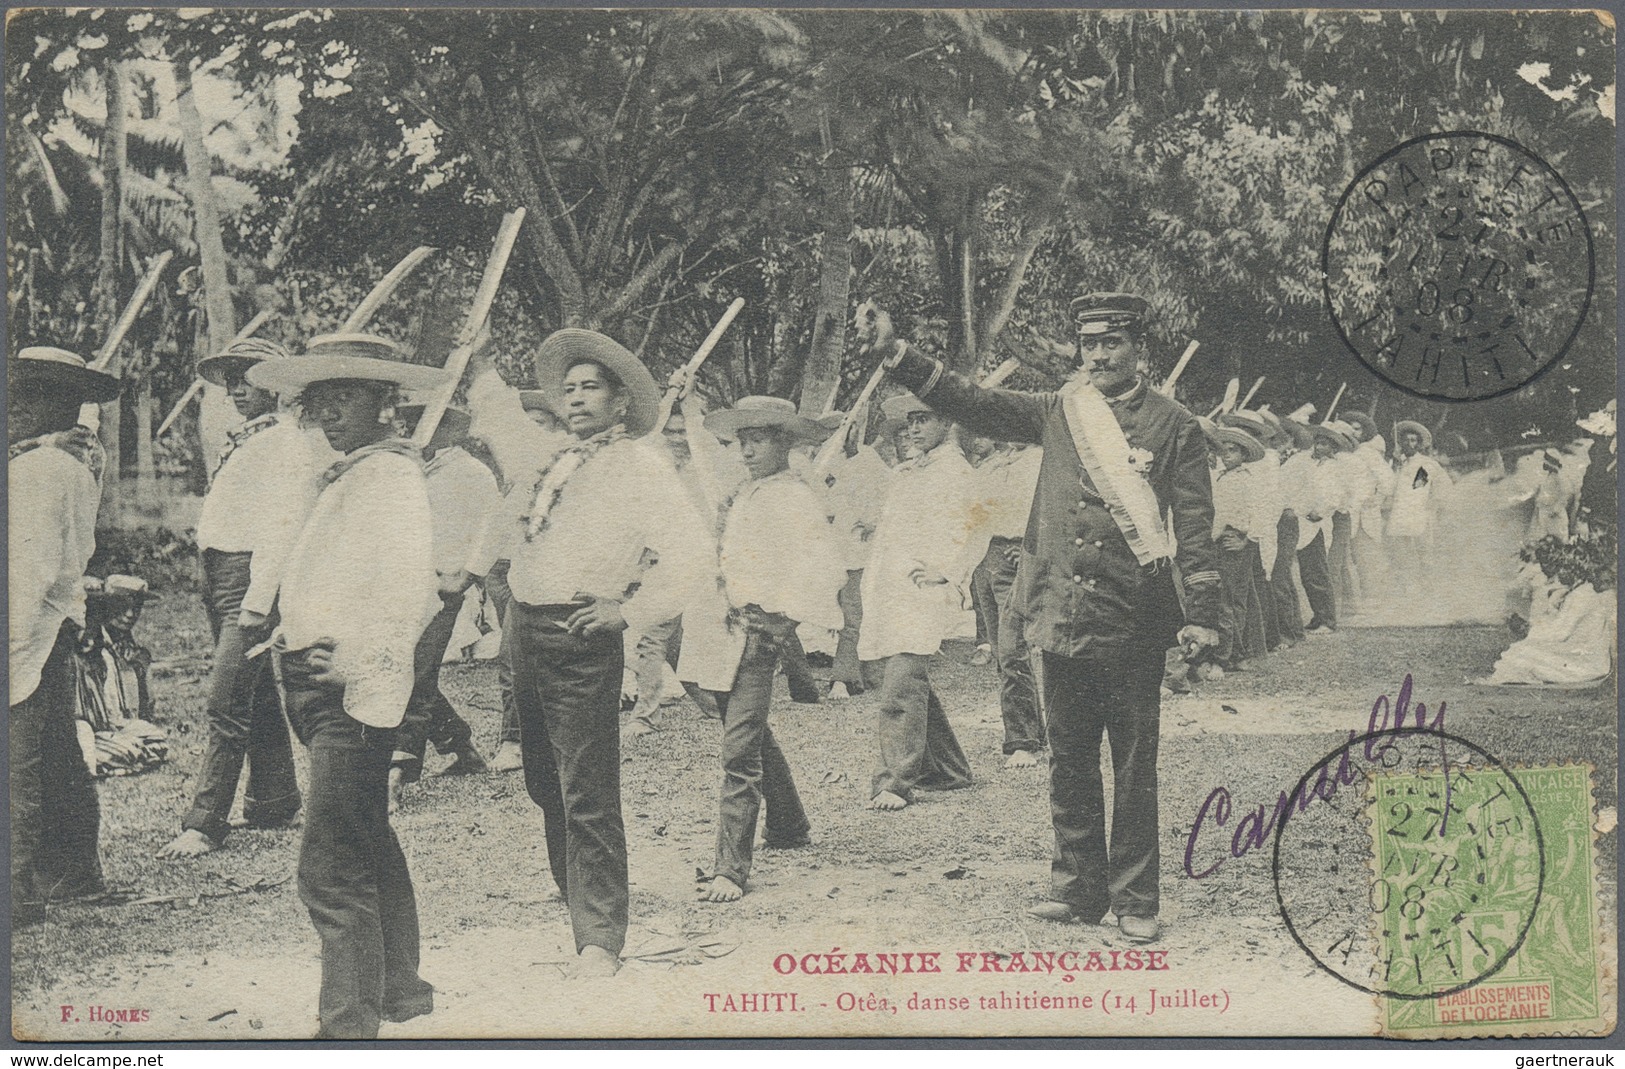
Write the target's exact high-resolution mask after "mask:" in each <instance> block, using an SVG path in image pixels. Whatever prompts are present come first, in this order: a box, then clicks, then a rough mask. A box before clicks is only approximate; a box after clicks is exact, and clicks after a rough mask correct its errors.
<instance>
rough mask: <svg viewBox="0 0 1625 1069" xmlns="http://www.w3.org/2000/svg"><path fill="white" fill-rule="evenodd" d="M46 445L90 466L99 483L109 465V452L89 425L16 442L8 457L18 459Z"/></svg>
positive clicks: (93, 476) (11, 447)
mask: <svg viewBox="0 0 1625 1069" xmlns="http://www.w3.org/2000/svg"><path fill="white" fill-rule="evenodd" d="M46 445H48V446H52V447H54V448H56V449H60V450H62V451H63V452H64V453H66V454H68V455H69V456H71V457H73V459H75V460H77V461H78V462H79V463H81V464H83V465H84V466H85V467H87V468H89V469H90V476H91V478H93V479H95V480H96V482H97V483H98V484H99V483H100V482H101V481H102V471H103V469H104V468H106V466H107V452H106V450H105V449H103V448H102V443H101V440H100V439H98V438H97V437H96V432H95V431H93V430H91V429H90V428H89V427H83V426H76V427H71V428H69V429H68V430H65V431H51V432H50V433H49V434H42V435H39V436H38V437H36V438H25V439H23V440H22V441H20V442H14V443H12V445H11V446H10V447H9V449H8V450H7V456H6V459H7V460H16V459H17V458H18V457H20V456H22V455H23V454H24V453H27V452H30V451H32V450H35V449H38V448H39V447H40V446H46Z"/></svg>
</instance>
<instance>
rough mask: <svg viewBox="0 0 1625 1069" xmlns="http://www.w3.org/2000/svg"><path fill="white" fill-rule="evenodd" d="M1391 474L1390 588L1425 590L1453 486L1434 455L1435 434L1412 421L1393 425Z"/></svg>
mask: <svg viewBox="0 0 1625 1069" xmlns="http://www.w3.org/2000/svg"><path fill="white" fill-rule="evenodd" d="M1394 443H1395V455H1394V474H1393V483H1392V488H1391V491H1390V495H1391V496H1390V497H1389V500H1388V525H1387V527H1386V528H1385V530H1384V539H1385V543H1384V546H1383V549H1384V552H1385V556H1386V557H1387V559H1388V562H1389V564H1390V565H1391V566H1392V568H1393V588H1394V589H1395V590H1402V591H1406V592H1407V593H1409V592H1411V591H1414V590H1418V589H1423V587H1424V584H1425V583H1426V582H1427V581H1428V577H1429V576H1430V574H1431V572H1432V569H1433V555H1434V552H1435V540H1436V537H1437V534H1438V528H1439V522H1440V519H1441V516H1442V513H1443V510H1444V503H1445V500H1446V498H1447V496H1448V495H1449V493H1450V487H1451V485H1452V483H1453V481H1454V480H1452V479H1451V478H1450V473H1449V472H1447V471H1446V470H1445V467H1444V465H1443V464H1441V463H1439V461H1438V459H1437V458H1436V457H1434V456H1433V455H1432V451H1433V434H1432V432H1431V431H1429V430H1428V429H1427V428H1426V427H1424V426H1423V425H1422V424H1420V423H1418V422H1416V421H1415V420H1408V419H1407V420H1401V421H1399V422H1398V423H1396V424H1394Z"/></svg>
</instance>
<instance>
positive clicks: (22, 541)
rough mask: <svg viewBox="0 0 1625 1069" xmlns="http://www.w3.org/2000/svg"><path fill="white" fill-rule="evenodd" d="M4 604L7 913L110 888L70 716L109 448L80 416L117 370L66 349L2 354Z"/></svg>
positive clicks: (112, 393)
mask: <svg viewBox="0 0 1625 1069" xmlns="http://www.w3.org/2000/svg"><path fill="white" fill-rule="evenodd" d="M6 386H7V390H6V416H7V421H6V435H7V442H8V445H9V447H10V453H9V462H8V464H7V467H6V471H7V478H8V483H9V489H8V494H9V495H10V496H9V498H8V501H7V511H8V513H9V515H10V517H11V535H10V541H9V543H8V545H9V554H10V556H9V566H8V575H9V578H10V587H9V595H8V596H9V601H10V606H11V646H10V659H9V661H8V662H7V663H8V665H9V675H10V679H11V720H10V725H11V726H10V731H11V916H12V920H13V923H15V924H26V923H31V922H35V921H39V920H41V919H43V917H44V915H45V904H46V903H47V902H48V901H51V900H53V899H61V898H71V897H75V896H78V895H85V894H94V893H98V892H100V891H103V890H105V886H104V883H103V879H102V867H101V858H100V855H99V853H98V851H97V846H98V839H99V836H100V831H101V810H100V808H99V805H98V803H97V799H96V783H95V781H94V780H93V779H92V778H91V775H90V770H89V769H88V768H87V767H86V766H85V762H84V758H83V757H82V755H81V751H80V749H79V742H78V737H77V733H76V729H75V726H74V714H75V698H76V689H75V688H76V686H77V680H76V676H75V671H74V654H75V651H76V649H77V648H78V647H79V645H80V643H81V641H82V640H83V639H84V633H85V632H84V628H85V597H84V587H83V586H82V585H81V579H82V577H83V576H84V574H85V565H86V564H88V563H89V562H90V557H91V554H92V553H94V552H95V550H96V513H97V510H98V508H99V507H100V504H101V485H100V480H101V473H102V466H103V463H104V458H103V454H102V449H101V445H100V443H98V442H97V441H96V436H95V435H94V434H93V433H91V432H90V431H89V430H88V429H87V428H84V427H80V426H77V425H76V421H77V420H78V418H79V409H80V406H81V405H84V404H87V403H93V402H106V401H111V400H113V399H114V398H115V397H117V396H118V392H119V384H118V380H117V379H115V378H113V377H112V376H110V375H104V374H101V373H100V372H97V371H92V370H90V369H89V368H88V367H86V365H85V361H84V360H83V359H82V358H81V357H79V356H78V355H76V354H74V353H70V352H68V351H67V350H66V349H57V348H52V347H47V346H34V347H30V348H26V349H23V350H22V351H21V352H19V353H18V354H17V355H16V356H15V357H13V358H12V359H11V360H9V361H7V363H6Z"/></svg>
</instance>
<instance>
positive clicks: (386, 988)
mask: <svg viewBox="0 0 1625 1069" xmlns="http://www.w3.org/2000/svg"><path fill="white" fill-rule="evenodd" d="M446 378H447V375H446V372H445V371H443V370H442V369H440V368H433V367H426V366H422V365H417V364H411V363H408V362H407V361H406V354H405V353H404V352H403V351H402V350H401V349H400V348H399V347H398V346H396V345H395V344H394V343H392V342H389V341H387V340H386V339H383V338H378V337H373V336H369V335H359V334H344V335H326V336H323V337H318V338H312V339H311V340H310V342H309V343H308V344H307V345H306V347H305V352H304V353H303V354H302V355H300V356H295V357H290V358H288V359H286V360H266V361H262V362H260V363H258V364H255V365H254V366H253V367H251V368H249V370H248V379H249V381H250V382H251V383H252V384H254V385H256V386H260V387H262V388H264V389H269V390H275V391H277V392H278V393H281V394H283V395H285V396H293V395H297V397H298V401H299V406H300V409H301V412H302V415H303V419H304V421H305V423H307V424H308V425H310V426H313V427H316V428H318V429H319V430H320V431H321V432H322V434H323V435H324V436H325V437H326V438H327V441H328V444H329V445H330V446H331V447H332V448H333V449H334V450H336V451H337V452H339V453H340V454H342V456H341V457H340V458H339V460H338V461H337V462H336V463H334V464H333V465H331V466H330V467H329V468H327V469H326V470H325V471H324V472H323V473H322V476H321V479H322V484H323V489H322V491H321V496H320V497H318V498H317V501H316V504H315V506H314V507H313V508H312V509H311V513H310V516H309V518H308V519H307V520H306V522H305V526H304V530H303V531H302V532H301V533H300V535H299V539H298V541H297V542H296V543H295V544H294V547H293V549H292V551H291V552H290V553H289V555H288V560H287V563H286V565H285V567H284V569H283V573H282V581H281V590H280V593H279V596H278V602H277V608H278V611H279V613H280V615H281V623H280V624H279V626H278V628H277V630H276V632H275V636H274V654H273V655H274V656H275V657H276V668H277V678H278V679H279V681H280V682H281V685H282V689H283V697H284V701H285V702H286V706H287V710H288V718H289V720H290V721H291V722H292V724H293V728H294V732H295V733H296V734H297V735H298V736H299V739H300V741H301V742H302V743H304V745H305V747H306V748H307V749H308V750H309V752H310V782H309V784H308V790H307V796H306V812H305V825H304V828H305V831H304V839H303V842H302V843H301V845H300V850H299V894H300V898H301V899H302V900H303V901H304V903H305V905H306V907H307V908H308V909H309V910H310V916H311V921H312V922H313V923H314V925H315V927H316V931H317V934H318V935H320V937H321V942H322V987H321V997H320V1005H319V1011H320V1016H321V1030H320V1032H319V1033H318V1035H319V1037H321V1038H333V1039H371V1038H373V1037H375V1036H376V1035H377V1034H378V1024H379V1021H380V1020H391V1021H403V1020H407V1019H409V1018H412V1017H416V1016H420V1015H422V1014H425V1013H429V1012H431V1011H432V1010H433V1008H434V989H433V988H432V987H431V986H430V985H429V984H428V983H426V982H425V981H424V980H423V979H422V978H421V977H419V976H418V951H419V948H418V919H417V904H416V898H415V894H414V892H413V889H412V877H411V874H410V872H409V871H408V870H407V865H406V857H405V855H404V854H402V853H401V848H400V844H399V842H398V841H397V840H396V838H395V833H394V831H393V829H391V828H390V826H389V767H390V761H391V758H392V756H393V754H394V752H395V749H396V745H395V744H396V738H397V736H398V734H399V728H400V724H401V721H402V719H403V718H404V716H405V714H406V704H407V700H408V698H409V696H410V695H411V693H412V685H413V670H412V669H413V652H414V650H415V648H416V646H417V643H418V639H419V637H420V636H421V635H422V634H423V629H424V625H425V624H427V623H428V621H429V620H430V618H432V617H433V615H434V613H435V610H436V609H437V608H438V606H439V598H438V596H437V591H438V582H437V579H436V575H435V568H434V529H433V519H432V516H431V514H430V509H429V495H428V489H427V486H426V484H425V481H424V477H423V458H422V456H421V455H420V454H419V452H418V449H417V447H415V446H414V445H412V443H411V442H409V441H407V440H406V439H404V438H401V437H399V436H398V435H397V431H396V423H395V420H396V412H395V406H396V404H397V403H398V401H399V399H400V393H401V391H402V390H405V389H411V390H428V389H433V388H435V387H437V386H438V387H443V386H444V385H445V382H446Z"/></svg>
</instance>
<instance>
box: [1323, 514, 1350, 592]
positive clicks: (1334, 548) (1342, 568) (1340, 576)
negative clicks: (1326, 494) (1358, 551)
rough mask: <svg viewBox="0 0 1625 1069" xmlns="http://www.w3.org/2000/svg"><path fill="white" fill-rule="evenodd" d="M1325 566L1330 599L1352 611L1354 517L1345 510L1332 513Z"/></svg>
mask: <svg viewBox="0 0 1625 1069" xmlns="http://www.w3.org/2000/svg"><path fill="white" fill-rule="evenodd" d="M1326 566H1327V570H1328V571H1329V572H1330V573H1331V578H1332V601H1333V603H1334V604H1336V605H1339V606H1341V607H1342V609H1343V611H1344V612H1353V611H1354V608H1353V606H1354V517H1352V516H1350V515H1349V514H1348V513H1347V512H1334V513H1333V514H1332V544H1331V545H1330V546H1329V547H1327V550H1326Z"/></svg>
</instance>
